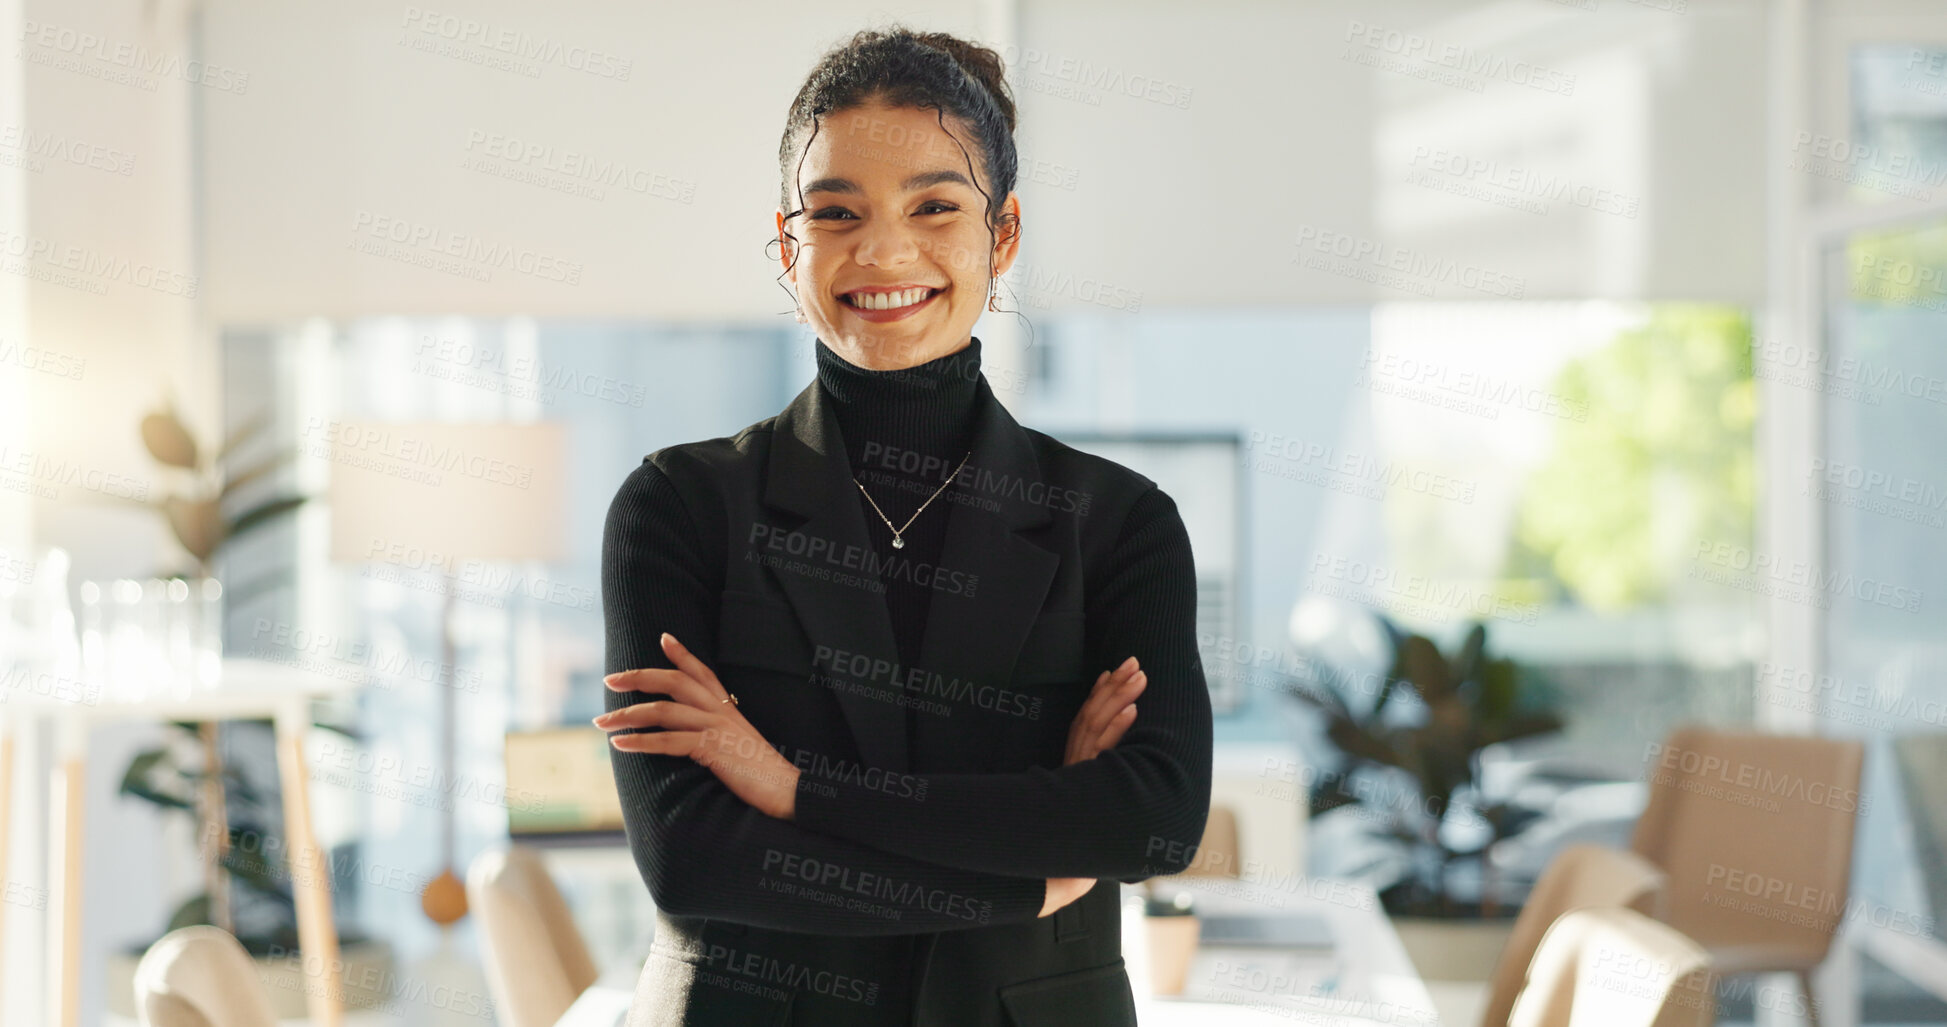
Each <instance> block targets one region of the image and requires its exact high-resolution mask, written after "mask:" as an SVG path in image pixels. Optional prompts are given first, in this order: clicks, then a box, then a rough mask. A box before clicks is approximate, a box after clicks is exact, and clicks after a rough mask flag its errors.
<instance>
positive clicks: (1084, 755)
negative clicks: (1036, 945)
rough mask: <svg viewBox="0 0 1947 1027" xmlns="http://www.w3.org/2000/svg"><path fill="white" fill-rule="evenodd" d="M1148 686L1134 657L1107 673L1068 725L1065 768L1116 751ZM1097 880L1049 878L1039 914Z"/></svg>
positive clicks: (1070, 899) (1079, 894) (1075, 896)
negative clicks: (1138, 694) (1138, 697)
mask: <svg viewBox="0 0 1947 1027" xmlns="http://www.w3.org/2000/svg"><path fill="white" fill-rule="evenodd" d="M1148 683H1149V678H1148V676H1146V675H1145V674H1143V672H1142V668H1141V667H1138V666H1137V665H1136V658H1135V657H1134V656H1131V657H1129V658H1128V659H1126V660H1124V661H1122V665H1121V666H1119V667H1117V668H1116V669H1114V670H1112V671H1109V670H1105V671H1103V672H1102V673H1101V675H1100V676H1099V677H1097V678H1096V679H1095V688H1094V690H1093V691H1091V692H1089V695H1088V699H1087V700H1085V701H1084V702H1083V703H1082V709H1081V712H1079V713H1077V714H1075V721H1074V723H1072V724H1070V725H1069V726H1068V754H1067V756H1066V758H1064V759H1063V760H1062V764H1061V765H1062V766H1064V767H1065V766H1068V765H1069V764H1072V763H1080V762H1082V761H1083V760H1092V759H1094V758H1095V757H1096V755H1097V754H1098V753H1100V752H1101V751H1102V750H1104V749H1111V748H1114V747H1115V743H1117V742H1119V741H1121V740H1122V736H1123V734H1124V733H1125V732H1127V731H1128V730H1129V725H1131V724H1133V723H1135V722H1136V695H1137V693H1139V692H1141V691H1142V690H1143V686H1144V685H1146V684H1148ZM1095 881H1096V879H1095V878H1093V877H1050V878H1048V898H1047V901H1045V902H1043V903H1042V905H1041V913H1040V914H1039V915H1040V916H1047V915H1048V914H1050V913H1053V912H1054V911H1055V910H1057V909H1060V908H1061V907H1063V906H1066V905H1068V904H1069V903H1071V902H1073V901H1075V900H1076V899H1079V898H1081V897H1082V896H1084V895H1087V894H1088V893H1089V892H1090V891H1091V890H1093V889H1094V888H1095Z"/></svg>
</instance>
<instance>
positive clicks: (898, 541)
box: [852, 449, 973, 549]
mask: <svg viewBox="0 0 1947 1027" xmlns="http://www.w3.org/2000/svg"><path fill="white" fill-rule="evenodd" d="M972 455H973V450H971V449H969V450H967V456H972ZM967 456H963V457H961V458H960V467H965V466H967ZM960 467H955V468H954V469H953V473H952V474H949V475H947V476H946V481H944V482H941V483H940V487H939V488H937V489H934V490H933V494H932V495H930V496H927V497H926V502H924V503H921V504H919V510H914V511H913V516H911V517H908V518H906V523H904V524H902V525H900V526H899V527H897V528H893V527H892V519H891V518H889V517H887V516H886V512H885V511H884V510H881V509H879V504H878V503H877V502H875V501H874V500H873V498H872V493H870V492H867V491H865V483H864V482H862V481H860V480H859V479H858V475H856V474H855V475H853V476H852V484H854V485H857V486H858V487H859V494H860V495H862V496H864V497H865V501H866V502H868V503H871V504H872V512H873V513H876V514H878V515H879V519H880V520H882V521H885V522H886V527H888V528H892V548H894V549H904V548H906V540H905V539H903V538H901V537H900V536H901V535H904V534H905V533H906V529H907V528H910V527H912V526H913V521H914V520H915V519H917V518H918V517H919V515H920V511H921V510H925V509H926V508H927V506H928V505H930V504H931V503H932V502H933V501H934V500H935V499H938V498H940V493H942V492H945V491H946V487H947V486H948V485H951V484H953V479H955V478H958V477H959V476H960Z"/></svg>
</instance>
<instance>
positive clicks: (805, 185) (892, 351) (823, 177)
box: [777, 33, 1021, 369]
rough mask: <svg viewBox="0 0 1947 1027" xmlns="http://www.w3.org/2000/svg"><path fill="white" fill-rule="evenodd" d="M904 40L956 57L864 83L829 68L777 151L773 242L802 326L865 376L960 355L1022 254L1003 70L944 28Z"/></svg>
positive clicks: (894, 59)
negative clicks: (779, 173)
mask: <svg viewBox="0 0 1947 1027" xmlns="http://www.w3.org/2000/svg"><path fill="white" fill-rule="evenodd" d="M907 38H912V39H913V40H914V41H913V44H912V46H913V47H915V48H916V49H919V48H932V49H933V50H934V52H935V53H941V52H944V53H946V54H951V55H952V56H951V60H950V61H945V62H942V61H938V60H935V61H933V62H931V63H930V64H929V63H927V62H925V61H924V60H923V59H920V58H917V57H915V56H914V54H912V53H900V54H896V55H895V54H891V53H890V52H887V53H886V56H887V57H888V58H890V59H889V60H888V61H887V64H886V66H885V68H884V71H883V73H882V75H880V76H872V77H866V76H860V75H858V74H857V72H858V71H859V70H860V68H859V66H858V65H857V64H856V63H847V62H832V61H829V60H828V61H827V62H826V64H824V65H821V66H820V68H819V69H818V70H817V71H815V72H813V74H812V76H811V78H810V79H809V80H807V81H806V83H805V85H804V88H803V89H802V90H800V91H799V93H798V98H797V100H796V102H794V103H793V104H792V107H791V117H790V120H789V122H788V123H787V125H786V127H785V133H784V140H783V142H782V144H781V145H780V147H779V160H780V164H781V170H783V171H784V172H785V173H786V178H785V181H786V183H787V185H786V187H785V190H784V193H783V195H782V197H781V198H780V201H779V204H778V210H777V235H778V242H779V244H780V250H781V252H780V259H781V260H782V262H783V264H784V277H787V278H789V279H790V281H791V283H792V285H793V287H794V288H795V291H796V294H797V301H798V320H799V321H802V322H805V323H808V324H810V325H811V326H812V328H813V330H814V331H816V332H817V333H818V338H819V339H821V340H823V341H824V342H825V344H826V345H828V346H830V347H831V348H832V349H833V350H834V351H835V352H837V353H838V355H839V356H841V357H844V358H845V359H846V360H847V361H849V362H850V363H852V364H854V365H856V366H859V367H865V368H873V369H889V368H899V367H909V366H911V365H913V364H918V363H924V362H925V361H928V360H931V359H933V358H935V357H939V356H942V355H944V354H946V353H949V352H951V351H952V350H954V349H957V348H959V347H960V346H962V345H965V344H966V339H967V333H968V331H969V330H970V329H971V328H972V327H973V324H974V322H975V321H977V320H979V318H980V315H981V312H982V311H983V310H986V309H992V306H993V303H992V290H993V288H994V285H995V282H996V279H998V278H999V276H1001V275H1003V274H1006V273H1007V270H1008V268H1009V267H1011V266H1013V263H1014V257H1015V253H1016V251H1017V250H1018V249H1019V248H1020V225H1021V201H1020V197H1019V196H1018V195H1016V194H1015V192H1014V176H1015V168H1016V156H1015V150H1014V145H1013V131H1014V103H1013V100H1012V99H1011V98H1009V97H1008V95H1007V89H1006V86H1005V84H1004V82H1003V80H1002V78H1001V74H1000V59H999V58H998V57H997V56H995V55H994V53H993V51H991V50H986V49H984V48H980V47H975V46H972V45H971V44H968V43H965V42H963V41H961V40H958V39H954V38H952V37H951V36H946V35H943V34H939V33H933V34H929V35H927V36H924V37H907ZM969 69H971V70H969ZM900 76H907V77H904V78H901V77H900ZM989 83H991V85H990V84H989ZM929 101H931V102H930V104H929ZM949 108H950V109H951V112H952V114H953V117H952V118H951V119H949V117H948V113H949ZM834 112H836V115H837V116H830V115H831V114H832V113H834ZM996 196H999V197H1002V199H1001V200H1000V201H999V202H996V201H995V199H994V198H995V197H996ZM794 226H795V229H796V230H794ZM799 232H802V235H800V234H799Z"/></svg>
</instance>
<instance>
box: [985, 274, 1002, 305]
mask: <svg viewBox="0 0 1947 1027" xmlns="http://www.w3.org/2000/svg"><path fill="white" fill-rule="evenodd" d="M1000 294H1001V278H1000V276H999V275H995V276H994V287H993V288H991V289H989V290H987V309H988V310H991V311H993V312H994V313H996V314H998V313H1001V309H1000V308H999V307H996V306H994V301H995V300H996V299H999V298H1000Z"/></svg>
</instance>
